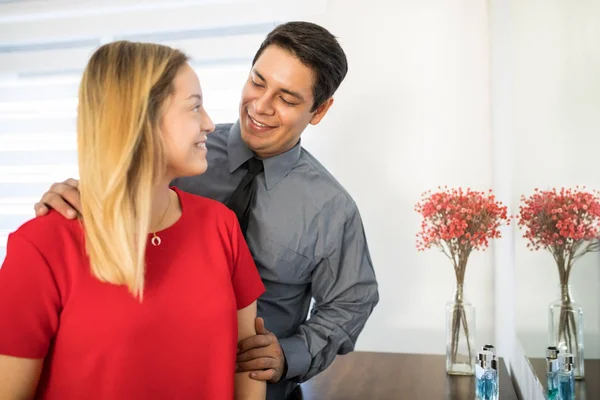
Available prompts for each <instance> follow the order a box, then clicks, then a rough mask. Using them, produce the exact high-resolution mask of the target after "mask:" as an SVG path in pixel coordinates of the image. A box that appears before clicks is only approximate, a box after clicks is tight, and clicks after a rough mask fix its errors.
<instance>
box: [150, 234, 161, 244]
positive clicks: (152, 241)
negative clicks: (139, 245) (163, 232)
mask: <svg viewBox="0 0 600 400" xmlns="http://www.w3.org/2000/svg"><path fill="white" fill-rule="evenodd" d="M150 243H152V245H154V246H160V243H161V240H160V238H159V237H158V236H154V237H152V239H151V240H150Z"/></svg>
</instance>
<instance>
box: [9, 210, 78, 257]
mask: <svg viewBox="0 0 600 400" xmlns="http://www.w3.org/2000/svg"><path fill="white" fill-rule="evenodd" d="M82 233H83V230H82V227H81V223H80V221H79V220H78V219H67V218H65V217H63V216H62V215H61V214H59V213H58V212H57V211H54V210H50V211H49V212H48V214H46V215H43V216H40V217H34V218H32V219H30V220H28V221H25V222H24V223H23V224H22V225H21V226H19V227H18V228H17V229H16V230H15V231H14V232H13V234H14V235H17V236H19V237H21V238H23V239H25V240H27V241H28V242H30V243H31V244H33V245H34V246H35V247H37V248H38V249H43V248H47V247H56V246H57V245H58V244H59V243H60V241H61V239H63V238H65V236H71V237H72V236H73V235H76V236H80V235H81V234H82Z"/></svg>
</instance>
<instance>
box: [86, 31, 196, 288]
mask: <svg viewBox="0 0 600 400" xmlns="http://www.w3.org/2000/svg"><path fill="white" fill-rule="evenodd" d="M187 61H188V58H187V56H186V55H185V54H183V53H182V52H180V51H178V50H175V49H172V48H170V47H167V46H162V45H158V44H151V43H133V42H128V41H117V42H113V43H109V44H106V45H103V46H101V47H100V48H98V49H97V50H96V51H95V52H94V54H93V55H92V57H91V59H90V61H89V62H88V64H87V67H86V69H85V72H84V74H83V78H82V80H81V85H80V87H79V105H78V109H77V146H78V158H79V175H80V183H79V190H80V193H81V204H82V207H81V210H82V218H83V228H84V232H85V246H86V252H87V255H88V256H89V260H90V266H91V272H92V274H93V275H94V276H95V277H96V278H98V279H99V280H101V281H103V282H108V283H112V284H116V285H126V286H127V288H128V289H129V291H130V292H131V293H132V294H133V295H134V296H135V297H137V298H139V299H140V300H142V298H143V292H144V277H145V270H146V267H145V252H146V244H147V241H148V234H149V229H150V226H149V225H150V221H151V206H152V196H153V193H154V189H155V188H156V186H155V185H156V183H157V182H158V181H159V180H160V179H163V177H164V173H165V170H166V160H165V154H164V147H163V142H162V136H161V133H160V120H161V114H162V112H163V106H164V105H165V103H166V101H167V100H168V99H169V97H170V96H171V95H172V93H173V90H174V88H173V80H174V78H175V76H176V74H177V72H178V71H179V69H180V68H181V67H182V66H183V65H184V64H185V63H186V62H187Z"/></svg>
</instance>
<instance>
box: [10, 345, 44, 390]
mask: <svg viewBox="0 0 600 400" xmlns="http://www.w3.org/2000/svg"><path fill="white" fill-rule="evenodd" d="M43 364H44V360H41V359H31V358H19V357H10V356H5V355H1V354H0V394H1V396H0V397H1V398H2V399H3V400H29V399H33V396H34V395H35V390H36V388H37V385H38V381H39V379H40V374H41V372H42V366H43Z"/></svg>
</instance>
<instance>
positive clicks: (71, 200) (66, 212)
mask: <svg viewBox="0 0 600 400" xmlns="http://www.w3.org/2000/svg"><path fill="white" fill-rule="evenodd" d="M79 200H80V199H79V181H78V180H76V179H72V178H70V179H67V180H66V181H64V182H60V183H55V184H53V185H52V186H50V189H49V190H48V191H47V192H46V193H44V195H43V196H42V199H41V200H40V202H39V203H35V205H34V206H33V208H34V210H35V216H36V217H41V216H42V215H46V214H47V213H48V210H49V209H50V208H53V209H55V210H56V211H58V213H59V214H61V215H62V216H63V217H65V218H68V219H73V218H75V217H76V216H77V213H81V202H80V201H79Z"/></svg>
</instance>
